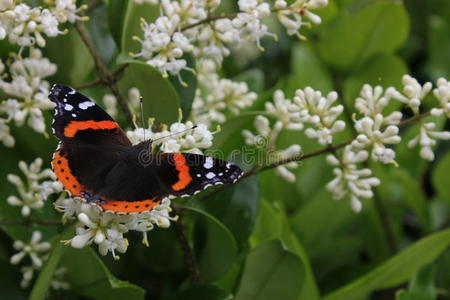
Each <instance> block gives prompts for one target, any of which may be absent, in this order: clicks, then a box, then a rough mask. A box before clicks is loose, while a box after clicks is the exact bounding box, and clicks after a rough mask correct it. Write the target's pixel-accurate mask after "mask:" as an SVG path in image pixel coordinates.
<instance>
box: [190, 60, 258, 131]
mask: <svg viewBox="0 0 450 300" xmlns="http://www.w3.org/2000/svg"><path fill="white" fill-rule="evenodd" d="M200 64H201V66H202V67H201V70H202V71H200V73H199V75H198V88H197V90H196V92H195V98H194V102H193V103H192V112H191V119H192V121H193V122H194V123H196V124H200V123H201V124H205V125H208V126H209V125H210V124H211V123H213V122H216V123H223V122H225V120H226V113H227V112H229V113H231V114H233V115H237V114H239V112H240V111H241V110H242V109H244V108H246V107H249V106H251V105H252V104H253V102H254V101H255V100H256V99H257V94H256V93H254V92H251V91H249V89H248V86H247V83H245V82H234V81H232V80H230V79H225V78H219V75H218V74H217V71H216V69H215V64H214V62H212V61H211V60H202V61H201V62H200Z"/></svg>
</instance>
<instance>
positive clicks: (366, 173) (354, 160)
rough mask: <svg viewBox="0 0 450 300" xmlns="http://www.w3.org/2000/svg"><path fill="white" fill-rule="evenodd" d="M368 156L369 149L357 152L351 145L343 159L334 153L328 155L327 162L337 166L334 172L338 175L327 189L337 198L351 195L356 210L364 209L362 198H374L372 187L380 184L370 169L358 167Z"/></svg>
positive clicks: (345, 150) (347, 147) (346, 148)
mask: <svg viewBox="0 0 450 300" xmlns="http://www.w3.org/2000/svg"><path fill="white" fill-rule="evenodd" d="M368 156H369V154H368V153H367V151H365V150H361V151H358V152H355V151H354V150H353V149H351V146H346V147H345V149H344V153H343V154H342V159H340V158H338V157H337V156H335V155H333V154H330V155H328V156H327V162H328V163H329V164H330V165H332V166H334V167H335V168H334V169H333V173H334V175H335V176H336V177H335V178H334V179H333V180H332V181H331V182H329V183H328V184H327V189H328V190H329V191H330V192H332V193H333V195H334V198H335V199H342V198H344V197H349V198H350V201H351V205H352V208H353V210H354V211H355V212H360V211H361V209H362V204H361V201H360V198H372V197H373V191H372V187H374V186H377V185H379V184H380V180H379V179H378V178H376V177H370V176H371V175H372V171H371V170H370V169H368V168H364V169H358V167H357V164H358V163H361V162H364V161H366V160H367V158H368Z"/></svg>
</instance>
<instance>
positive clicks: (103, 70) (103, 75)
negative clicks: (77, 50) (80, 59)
mask: <svg viewBox="0 0 450 300" xmlns="http://www.w3.org/2000/svg"><path fill="white" fill-rule="evenodd" d="M75 28H76V30H77V31H78V33H79V34H80V37H81V39H82V40H83V42H84V44H85V45H86V48H87V49H88V51H89V53H90V54H91V56H92V58H93V59H94V62H95V66H96V67H97V71H98V73H99V76H100V80H101V81H102V83H103V84H105V85H107V86H108V87H109V89H110V90H111V91H112V93H113V94H114V96H115V97H116V98H117V102H119V105H120V107H121V109H122V111H123V113H124V114H125V117H126V119H127V121H128V124H129V125H130V126H131V127H132V128H134V127H135V126H134V122H133V116H132V114H131V111H130V108H129V107H128V104H127V102H126V100H125V98H124V97H123V96H122V94H121V92H120V90H119V88H118V86H117V83H116V80H115V77H114V74H113V73H112V72H110V71H109V69H108V68H107V67H106V65H105V64H104V63H103V61H102V60H101V58H100V55H99V53H98V51H97V49H96V48H95V46H94V43H93V42H92V41H91V39H90V38H89V36H88V34H87V32H86V29H85V28H84V26H83V24H82V23H81V22H79V21H77V22H75Z"/></svg>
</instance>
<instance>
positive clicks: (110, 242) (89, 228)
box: [54, 198, 177, 259]
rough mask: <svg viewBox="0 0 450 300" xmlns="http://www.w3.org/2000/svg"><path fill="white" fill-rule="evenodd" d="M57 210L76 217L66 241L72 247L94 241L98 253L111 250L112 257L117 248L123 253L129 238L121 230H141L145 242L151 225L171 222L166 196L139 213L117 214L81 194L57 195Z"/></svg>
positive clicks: (115, 254) (78, 246)
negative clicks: (87, 200)
mask: <svg viewBox="0 0 450 300" xmlns="http://www.w3.org/2000/svg"><path fill="white" fill-rule="evenodd" d="M54 205H55V208H56V210H58V211H60V212H62V213H63V221H64V222H65V221H67V220H72V219H77V221H78V222H77V225H76V235H75V236H74V237H73V238H72V239H70V240H68V241H66V243H67V244H70V245H71V246H72V247H74V248H83V247H86V246H89V245H91V244H92V243H95V244H96V245H98V250H99V252H100V254H102V255H106V254H108V252H111V254H112V255H113V257H114V259H119V256H118V255H117V253H116V252H119V253H125V252H126V250H127V248H128V240H127V239H126V238H125V236H124V234H125V233H127V232H128V231H130V230H135V231H139V232H142V233H143V236H144V237H143V240H142V242H143V243H144V244H145V245H146V246H148V240H147V232H148V231H150V230H152V229H153V228H154V225H156V226H158V227H162V228H167V227H169V226H170V221H171V220H173V221H176V220H177V217H171V216H170V215H169V213H170V212H171V208H170V200H169V199H167V198H165V199H163V200H162V201H161V203H160V204H159V205H158V206H156V207H154V208H153V209H152V210H151V211H146V212H142V213H139V214H129V215H116V214H113V213H111V212H106V211H102V210H101V209H100V208H99V207H98V206H97V205H96V204H94V203H87V202H86V201H85V200H84V199H81V198H60V199H58V200H57V201H56V202H55V203H54Z"/></svg>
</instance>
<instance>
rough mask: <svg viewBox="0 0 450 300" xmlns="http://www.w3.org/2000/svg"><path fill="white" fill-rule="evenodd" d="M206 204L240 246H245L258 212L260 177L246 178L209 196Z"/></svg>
mask: <svg viewBox="0 0 450 300" xmlns="http://www.w3.org/2000/svg"><path fill="white" fill-rule="evenodd" d="M204 205H205V208H206V210H207V211H208V212H210V213H211V214H212V215H214V216H215V217H216V218H218V219H219V220H220V221H221V222H222V223H223V224H224V225H225V226H227V228H228V229H229V230H230V231H231V233H233V236H234V238H235V239H236V242H237V244H238V246H239V247H245V246H246V244H247V241H248V237H249V235H250V233H251V232H252V230H253V226H254V224H255V219H256V215H257V212H258V206H259V193H258V178H257V177H256V176H252V177H249V178H246V179H244V180H242V181H240V182H238V183H236V184H235V185H234V186H233V187H231V188H229V189H226V190H224V191H222V192H220V193H217V194H216V195H215V196H213V197H210V198H208V199H207V200H206V201H205V203H204Z"/></svg>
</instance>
